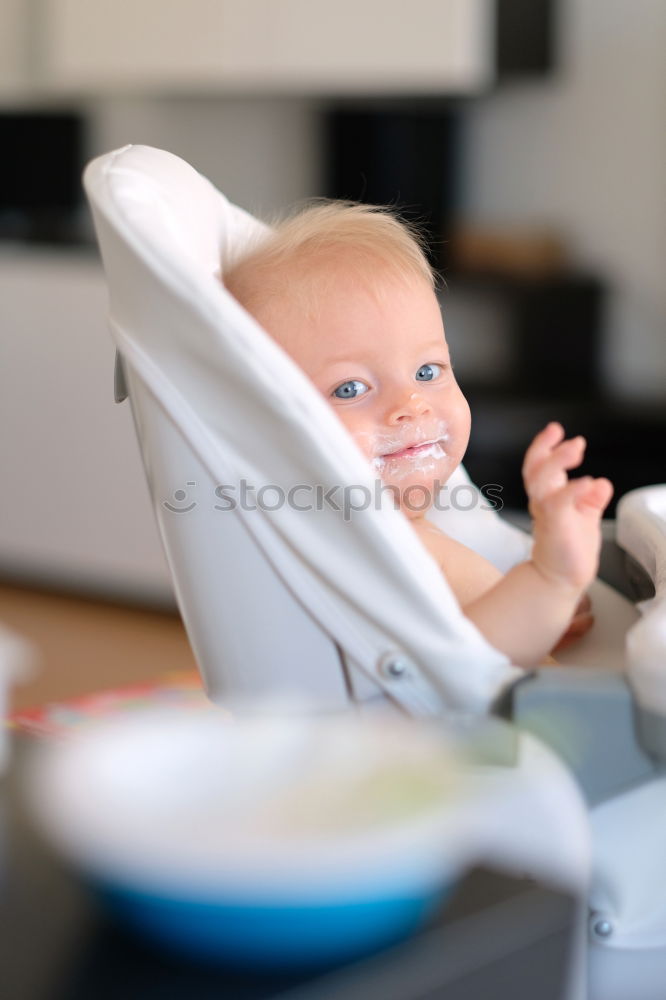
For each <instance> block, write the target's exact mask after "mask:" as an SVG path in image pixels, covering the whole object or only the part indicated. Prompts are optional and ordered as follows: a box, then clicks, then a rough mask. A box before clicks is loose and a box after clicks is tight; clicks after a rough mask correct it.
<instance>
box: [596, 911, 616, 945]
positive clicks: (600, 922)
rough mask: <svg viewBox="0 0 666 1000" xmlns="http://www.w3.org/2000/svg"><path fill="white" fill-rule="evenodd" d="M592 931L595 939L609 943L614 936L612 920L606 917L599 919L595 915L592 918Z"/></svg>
mask: <svg viewBox="0 0 666 1000" xmlns="http://www.w3.org/2000/svg"><path fill="white" fill-rule="evenodd" d="M591 931H592V934H593V935H594V936H595V937H597V938H601V939H602V940H604V941H607V940H608V938H609V937H611V936H612V934H613V925H612V923H611V922H610V920H607V919H606V917H598V916H596V915H595V916H593V917H592V921H591Z"/></svg>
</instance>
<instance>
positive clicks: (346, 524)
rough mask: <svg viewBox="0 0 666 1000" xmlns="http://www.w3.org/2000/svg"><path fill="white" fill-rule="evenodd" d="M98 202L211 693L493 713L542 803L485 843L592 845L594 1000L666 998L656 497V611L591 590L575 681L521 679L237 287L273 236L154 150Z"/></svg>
mask: <svg viewBox="0 0 666 1000" xmlns="http://www.w3.org/2000/svg"><path fill="white" fill-rule="evenodd" d="M85 186H86V190H87V194H88V197H89V200H90V204H91V208H92V212H93V216H94V220H95V226H96V231H97V236H98V239H99V243H100V247H101V252H102V258H103V263H104V268H105V271H106V275H107V279H108V284H109V313H110V325H111V330H112V334H113V336H114V339H115V343H116V346H117V349H118V355H117V364H116V399H117V400H118V401H121V400H123V399H124V398H125V397H126V396H129V399H130V402H131V405H132V411H133V415H134V420H135V425H136V430H137V434H138V438H139V443H140V447H141V451H142V455H143V460H144V465H145V468H146V472H147V477H148V483H149V488H150V492H151V496H152V501H153V505H154V510H155V514H156V517H157V521H158V524H159V528H160V533H161V536H162V540H163V543H164V547H165V551H166V555H167V560H168V563H169V566H170V569H171V573H172V577H173V583H174V588H175V591H176V596H177V600H178V604H179V607H180V610H181V613H182V615H183V619H184V622H185V626H186V628H187V631H188V635H189V638H190V641H191V644H192V647H193V650H194V653H195V656H196V659H197V662H198V665H199V668H200V671H201V674H202V678H203V681H204V684H205V686H206V689H207V691H208V693H209V695H210V697H211V698H213V699H214V700H218V701H220V702H223V703H225V704H228V705H230V706H231V707H234V706H239V708H240V709H241V710H242V706H243V705H245V704H247V703H248V702H250V701H251V699H253V698H257V697H261V698H262V699H265V698H266V697H268V696H272V697H274V698H276V699H280V700H282V699H284V700H287V699H288V700H289V701H290V702H291V703H293V701H294V700H297V701H298V702H299V703H300V704H301V705H302V706H303V708H304V709H305V710H309V711H324V712H331V711H345V710H349V709H350V708H354V709H357V710H360V711H380V710H383V711H387V710H391V711H399V712H405V713H407V714H409V715H413V716H440V717H442V719H443V720H444V722H445V724H447V725H450V726H452V727H453V728H454V729H456V731H457V732H460V731H461V730H463V729H465V727H468V728H469V727H470V726H472V720H474V719H478V718H483V717H486V716H488V715H489V714H491V713H499V714H503V715H504V716H505V717H507V718H509V719H512V720H513V721H514V722H516V723H517V724H518V725H517V727H516V726H514V727H513V728H511V729H507V728H506V727H505V728H504V729H502V733H503V734H504V735H503V736H502V737H501V738H499V743H498V744H497V746H499V745H500V744H502V747H503V749H499V750H498V751H497V753H498V754H499V757H497V758H495V759H494V763H495V764H499V765H500V766H499V769H498V770H499V771H502V775H500V776H499V778H498V780H499V781H500V784H499V785H498V786H497V787H499V788H501V789H506V790H507V797H508V799H510V798H511V793H510V790H509V785H510V782H509V784H506V782H507V780H508V779H507V774H508V773H509V772H513V774H514V777H515V776H517V775H521V774H522V775H524V776H526V777H525V781H526V782H527V785H530V781H531V782H532V783H531V785H530V788H531V793H530V795H531V797H530V796H528V799H529V803H530V805H529V807H528V810H527V813H526V814H525V815H523V816H522V819H521V815H520V810H515V814H511V815H509V814H507V815H506V817H505V819H504V820H502V822H500V823H499V825H498V826H497V827H493V837H494V838H495V840H496V841H497V842H496V843H488V842H484V844H483V850H484V851H486V853H487V856H489V857H494V858H495V860H497V859H499V861H500V863H505V864H507V865H508V866H509V867H511V866H512V865H513V866H514V868H516V869H521V870H526V871H529V872H531V873H533V874H539V875H544V874H545V877H547V878H548V877H552V878H554V879H555V880H557V879H560V880H561V882H562V883H563V884H568V885H571V886H575V887H576V889H577V890H578V891H581V892H588V885H587V877H588V868H587V865H588V861H587V854H586V851H587V841H588V838H589V836H590V831H591V836H592V865H593V878H592V883H591V886H590V887H589V901H590V941H591V947H590V949H589V957H590V968H591V975H590V989H589V995H590V996H591V997H592V998H598V1000H614V998H615V997H617V998H618V1000H620V998H622V1000H626V998H627V997H628V996H631V997H632V998H635V1000H650V998H651V997H657V996H660V995H661V994H660V992H659V988H658V987H659V985H660V981H661V980H662V979H663V976H664V974H666V879H660V878H659V875H660V873H661V865H662V864H663V862H662V857H664V856H666V852H664V851H663V850H661V849H660V845H661V838H662V836H663V834H662V830H666V782H664V781H662V779H660V778H659V777H658V764H655V763H653V760H654V759H656V757H655V756H654V755H656V756H657V757H658V756H659V755H660V754H662V753H663V751H664V749H666V735H665V731H664V728H663V725H662V721H661V720H662V716H663V714H666V685H663V686H662V685H661V684H660V683H659V681H660V677H661V672H662V671H663V670H665V669H666V655H665V654H666V597H665V596H664V587H665V586H666V583H665V580H666V487H652V488H650V489H647V490H644V491H637V493H636V494H633V495H632V494H630V495H629V496H628V497H626V498H624V500H623V501H622V502H621V504H620V507H619V520H618V531H617V534H618V540H619V542H620V544H621V545H622V546H623V547H624V548H625V549H626V550H627V551H628V552H630V553H631V554H632V555H633V557H634V559H635V563H634V564H633V565H634V566H637V565H639V564H640V566H642V567H643V571H645V572H644V573H643V574H642V576H643V577H645V576H646V575H647V578H651V580H652V590H653V593H654V596H653V597H652V604H651V607H649V608H648V607H647V606H644V607H643V609H642V610H643V612H644V614H643V616H642V617H641V618H640V620H639V613H638V612H637V611H636V609H635V608H634V602H633V600H629V599H627V598H626V597H623V596H621V595H620V594H618V593H617V592H616V591H615V590H613V589H611V588H610V587H608V586H607V585H605V584H602V583H600V584H598V585H597V590H596V593H595V596H594V600H595V611H596V613H597V617H598V618H600V619H601V622H602V627H601V630H600V631H599V632H598V634H597V637H596V645H595V638H594V637H593V636H592V635H590V636H588V637H586V638H585V640H583V643H581V647H580V648H579V649H578V650H576V648H572V650H571V651H570V652H569V654H568V657H567V658H568V660H569V661H570V662H571V664H572V665H573V666H567V667H564V666H561V667H558V668H552V669H544V670H542V671H539V672H538V673H536V674H526V673H525V672H524V671H522V670H520V669H519V668H516V667H514V666H512V665H511V664H510V663H509V662H508V660H507V659H506V657H505V656H503V655H502V654H501V653H499V652H498V651H497V650H495V649H494V648H493V647H492V646H490V645H489V643H488V642H487V641H486V640H485V638H484V637H483V636H482V635H481V634H480V633H479V631H478V630H477V629H476V628H475V627H474V626H473V625H472V623H471V622H470V621H468V620H467V619H466V618H465V617H464V616H463V615H462V613H461V611H460V608H459V606H458V604H457V602H456V600H455V598H454V597H453V595H452V593H451V591H450V590H449V588H448V585H447V583H446V581H445V580H444V578H443V577H442V575H441V573H440V572H439V570H438V568H437V566H436V565H435V563H434V561H433V560H431V558H430V557H429V556H428V555H427V553H426V552H425V550H424V549H423V548H422V547H421V546H420V544H419V543H418V541H417V540H416V537H415V536H414V534H413V532H412V530H411V528H410V527H409V526H408V524H407V522H406V521H405V519H404V518H403V516H402V515H401V514H400V513H399V512H397V511H395V510H393V509H392V507H391V505H390V503H388V502H387V498H386V497H381V496H380V497H379V498H376V497H375V489H376V484H375V482H374V479H373V477H372V474H371V471H370V469H369V467H368V464H367V462H366V460H365V459H364V457H363V456H362V454H361V453H360V451H359V450H358V449H357V447H356V445H355V443H354V442H353V440H352V439H351V437H350V436H349V435H348V434H347V433H346V431H345V430H344V428H343V427H342V425H341V424H340V423H339V421H338V420H337V418H336V417H335V415H334V414H333V412H332V411H331V410H330V408H329V407H328V405H327V404H326V403H325V401H324V400H323V399H322V398H321V397H320V395H319V393H318V392H317V391H316V390H315V389H314V387H313V386H312V385H311V383H310V382H309V380H308V379H307V377H306V376H305V375H304V374H303V373H302V372H301V371H300V369H298V368H297V366H296V365H295V364H294V363H293V362H292V361H291V359H290V358H289V357H288V356H287V355H286V354H285V353H284V352H283V351H282V350H281V349H280V348H279V346H278V345H277V344H276V343H275V342H274V341H273V340H272V339H271V338H270V337H269V336H268V335H267V334H266V333H265V332H264V331H263V330H262V328H261V327H260V326H259V325H258V324H257V323H256V322H255V321H254V320H253V319H252V317H251V316H249V315H248V314H247V313H246V312H245V311H244V310H243V309H242V307H241V306H240V305H239V304H238V303H237V302H236V301H235V300H234V299H233V298H232V297H231V296H230V295H229V294H228V293H227V291H226V290H225V288H224V286H223V283H222V281H221V280H220V279H221V274H223V272H224V268H225V266H227V264H228V263H229V261H230V260H231V259H232V258H233V256H234V254H235V253H237V252H238V250H239V249H240V248H242V247H243V246H244V245H246V244H247V242H248V241H251V240H252V239H254V238H256V237H257V236H260V235H261V233H262V230H263V226H262V224H261V223H259V222H258V221H257V220H256V219H254V218H253V217H252V216H250V215H249V214H248V213H246V212H244V211H243V210H241V209H239V208H237V207H235V206H233V205H231V204H230V203H229V202H228V201H227V200H226V199H225V198H224V196H223V195H222V194H220V192H218V191H217V190H216V189H215V188H214V187H213V186H212V185H211V184H210V183H209V182H208V181H207V180H205V179H204V178H203V177H201V176H200V175H199V174H197V173H196V171H194V170H193V169H192V168H191V167H190V166H189V165H187V164H186V163H185V162H184V161H182V160H180V159H178V158H177V157H175V156H172V155H171V154H169V153H166V152H164V151H161V150H156V149H152V148H150V147H145V146H127V147H125V148H124V149H120V150H117V151H115V152H112V153H109V154H107V155H105V156H102V157H99V158H98V159H96V160H94V161H93V162H92V163H91V164H90V165H89V166H88V168H87V170H86V174H85ZM447 486H448V489H449V490H450V491H451V494H453V491H454V490H456V491H457V493H456V495H457V497H458V501H459V502H458V503H457V504H455V505H454V506H455V507H456V508H457V509H452V505H451V504H449V505H448V506H449V508H451V509H447V510H445V509H442V510H438V511H434V512H433V513H432V514H431V515H429V516H432V517H433V519H434V520H436V522H437V523H438V524H440V525H441V526H442V527H443V528H444V530H446V531H447V532H448V533H449V534H451V535H453V536H454V537H456V538H458V539H459V540H461V541H463V542H464V543H466V544H468V545H470V546H471V547H472V548H475V549H477V550H478V551H480V552H482V553H483V554H484V555H485V556H486V557H487V558H489V559H490V560H491V561H492V562H494V563H495V564H496V565H497V566H498V567H499V568H500V569H507V568H509V567H510V566H511V565H513V564H514V563H515V562H517V561H520V560H521V559H523V558H525V557H526V556H527V554H528V553H529V547H530V540H529V537H528V536H527V535H526V534H524V533H523V532H521V531H519V530H518V529H516V528H514V527H512V526H511V525H509V524H508V523H506V522H505V521H503V520H502V519H501V518H500V517H499V516H498V515H497V514H496V512H495V511H493V510H491V509H489V508H488V505H487V504H486V503H485V501H484V499H483V496H482V495H481V493H480V492H479V491H478V490H477V489H476V487H475V486H474V485H473V484H472V483H471V482H470V481H469V479H468V478H467V476H466V474H465V472H464V470H462V469H459V470H458V471H457V472H456V473H455V475H454V477H453V478H452V480H450V481H449V483H448V484H447ZM461 497H463V498H464V500H461V499H460V498H461ZM442 506H447V505H446V504H443V505H442ZM620 569H622V567H620ZM615 575H616V577H618V574H617V573H616V574H615ZM622 575H623V574H622V573H621V572H620V574H619V576H620V577H621V576H622ZM616 582H617V580H616ZM622 585H623V586H624V587H625V589H626V580H625V581H623V584H622ZM628 626H629V632H628V635H627V645H626V649H627V654H626V658H625V653H624V650H625V644H624V632H625V631H626V630H627V627H628ZM611 660H613V665H614V668H615V669H614V670H609V669H608V667H609V663H610V661H611ZM625 660H626V662H625ZM581 663H583V664H584V666H582V667H581V666H580V664H581ZM624 667H626V673H624V672H623V670H622V668H624ZM604 668H605V669H604ZM662 688H663V690H662ZM655 692H657V696H655ZM636 720H638V721H636ZM507 731H510V732H511V733H512V739H511V740H509V744H511V746H510V747H509V744H507V743H506V740H505V737H506V732H507ZM532 733H534V734H536V736H537V737H538V739H535V738H534V736H533V735H531V734H532ZM503 741H504V742H503ZM546 743H547V744H550V745H551V746H552V747H553V748H554V750H555V751H556V753H557V755H558V757H560V758H561V759H562V760H563V761H564V763H565V764H566V768H565V766H564V765H563V764H562V763H560V762H559V761H558V760H557V759H556V758H555V757H554V756H553V755H552V752H550V751H548V750H547V749H546V747H545V746H544V744H546ZM505 751H506V753H505ZM493 752H495V751H493ZM504 765H506V766H504ZM568 769H570V770H571V771H572V772H573V773H574V774H575V775H576V781H577V783H578V786H579V788H580V789H581V790H582V792H583V794H584V796H585V798H586V800H587V804H588V806H589V813H588V814H587V815H586V814H584V812H581V810H580V804H579V799H578V795H579V793H578V791H577V790H576V789H575V788H574V787H573V782H572V780H571V778H570V776H569V773H568ZM486 777H487V776H486ZM542 778H543V782H542ZM482 780H486V778H485V777H484V778H483V779H482ZM520 780H522V779H520ZM502 781H504V782H505V784H502ZM539 788H541V791H538V789H539ZM535 789H537V791H535ZM493 796H494V798H493V801H494V802H495V805H496V806H497V802H498V801H499V799H501V798H502V796H501V795H500V796H499V797H498V796H497V795H496V793H493ZM512 801H513V800H512ZM662 816H663V819H662ZM502 823H504V834H503V835H502V834H501V833H500V832H499V830H500V827H501V826H502ZM567 824H568V826H567ZM481 840H483V837H481ZM574 841H575V843H574ZM539 847H540V848H542V849H541V851H540V850H539V849H538V848H539ZM662 883H663V885H664V890H663V894H662V893H661V892H660V891H659V890H660V887H661V884H662ZM572 969H573V971H572V979H571V986H570V992H569V993H568V996H571V997H574V996H575V997H583V996H585V995H586V978H587V976H586V973H585V972H584V962H583V957H582V955H580V954H579V955H578V960H577V961H576V962H575V963H574V965H573V967H572ZM627 983H631V987H630V988H629V987H628V985H627Z"/></svg>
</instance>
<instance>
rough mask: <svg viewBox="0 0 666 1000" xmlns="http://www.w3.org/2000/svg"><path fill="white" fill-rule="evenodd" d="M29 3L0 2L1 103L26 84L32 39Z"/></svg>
mask: <svg viewBox="0 0 666 1000" xmlns="http://www.w3.org/2000/svg"><path fill="white" fill-rule="evenodd" d="M27 27H28V26H27V22H26V17H25V0H0V99H6V98H8V97H13V96H14V95H15V94H16V93H18V92H20V91H21V89H22V88H23V87H24V86H25V84H26V74H27V69H28V55H29V50H28V35H27Z"/></svg>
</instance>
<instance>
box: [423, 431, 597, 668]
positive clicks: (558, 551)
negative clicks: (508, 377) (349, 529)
mask: <svg viewBox="0 0 666 1000" xmlns="http://www.w3.org/2000/svg"><path fill="white" fill-rule="evenodd" d="M563 437H564V431H563V430H562V427H561V426H560V425H559V424H549V425H548V427H546V429H545V430H544V431H542V432H541V434H538V435H537V437H536V438H535V439H534V441H533V442H532V444H531V445H530V447H529V449H528V450H527V454H526V456H525V463H524V465H523V476H524V479H525V488H526V490H527V494H528V497H529V501H530V503H529V509H530V513H531V515H532V517H533V519H534V547H533V550H532V557H531V559H530V561H529V562H524V563H521V564H520V565H518V566H515V567H514V568H513V569H511V570H509V572H508V573H507V574H506V575H505V576H501V574H499V572H497V571H495V570H492V567H489V570H491V571H492V573H496V577H495V578H494V579H492V573H491V572H489V570H488V569H486V570H484V571H483V573H482V574H481V575H480V576H479V575H478V573H479V567H478V565H477V560H480V559H481V557H479V556H477V555H476V554H475V553H472V552H470V550H468V549H465V547H464V546H461V545H459V544H458V543H457V542H454V541H453V540H452V539H449V538H447V537H446V536H440V540H439V542H438V544H437V546H436V550H435V547H434V546H432V543H431V544H430V545H428V540H427V539H426V538H425V537H423V535H421V537H422V540H423V541H424V542H425V543H426V544H427V545H428V548H429V549H430V551H431V552H432V554H433V555H435V556H436V558H437V559H438V561H439V562H440V565H441V566H442V568H443V570H444V573H445V575H446V577H447V580H448V581H449V583H450V585H451V587H452V589H453V591H454V593H455V594H456V596H457V597H458V600H459V601H460V603H461V606H462V608H463V610H464V612H465V614H466V616H467V617H468V618H470V619H471V620H472V621H473V622H474V623H475V625H477V626H478V628H479V629H480V631H481V632H483V634H484V635H485V636H486V638H487V639H488V641H489V642H491V643H492V645H493V646H495V647H496V648H497V649H500V650H502V652H504V653H506V654H507V656H508V657H509V658H510V659H511V661H512V662H513V663H516V664H518V665H520V666H525V667H531V666H534V665H536V664H538V663H540V662H541V661H542V660H543V658H544V657H545V656H546V655H547V654H548V652H549V651H550V650H551V649H552V648H553V646H554V645H555V644H556V642H557V640H558V639H559V638H560V636H561V635H562V633H563V632H564V631H565V630H566V628H567V626H568V625H569V623H570V621H571V619H572V617H573V615H574V613H575V611H576V608H577V606H578V603H579V601H580V599H581V597H582V595H583V592H584V591H585V589H586V587H587V586H588V584H589V583H590V582H591V581H592V580H593V579H594V577H595V575H596V572H597V567H598V562H599V550H600V547H601V532H600V524H599V522H600V519H601V515H602V513H603V511H604V509H605V507H606V505H607V504H608V501H609V500H610V497H611V495H612V486H611V484H610V483H609V482H608V480H606V479H591V478H590V477H589V476H586V477H583V478H581V479H573V480H569V479H568V477H567V469H573V468H575V467H576V466H578V465H580V463H581V461H582V458H583V453H584V450H585V442H584V440H583V439H582V438H574V439H572V440H570V441H564V440H563ZM419 534H421V533H420V532H419ZM481 562H482V563H485V560H481ZM487 565H488V564H486V566H487ZM472 578H474V580H475V582H474V584H470V582H469V581H470V579H472ZM474 591H476V592H474Z"/></svg>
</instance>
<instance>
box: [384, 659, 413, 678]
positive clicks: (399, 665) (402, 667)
mask: <svg viewBox="0 0 666 1000" xmlns="http://www.w3.org/2000/svg"><path fill="white" fill-rule="evenodd" d="M408 670H409V666H408V664H407V663H406V662H405V660H389V661H388V663H387V664H386V673H387V674H389V676H390V677H404V676H405V674H406V673H407V671H408Z"/></svg>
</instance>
